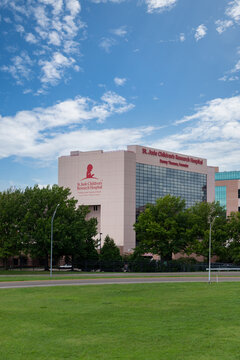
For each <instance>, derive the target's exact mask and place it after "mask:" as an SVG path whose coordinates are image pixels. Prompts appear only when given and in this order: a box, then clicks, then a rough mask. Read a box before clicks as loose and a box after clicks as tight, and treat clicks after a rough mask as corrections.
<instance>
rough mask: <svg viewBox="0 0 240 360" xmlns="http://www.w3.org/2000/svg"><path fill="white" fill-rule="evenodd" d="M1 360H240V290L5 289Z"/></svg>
mask: <svg viewBox="0 0 240 360" xmlns="http://www.w3.org/2000/svg"><path fill="white" fill-rule="evenodd" d="M0 324H1V326H0V359H1V360H23V359H24V360H32V359H33V360H43V359H44V360H46V359H48V360H62V359H69V360H78V359H79V360H90V359H91V360H105V359H109V360H112V359H124V360H128V359H131V360H152V359H154V360H159V359H163V360H169V359H171V360H192V359H196V360H203V359H204V360H206V359H209V360H210V359H211V360H215V359H217V360H219V359H221V360H238V359H240V347H239V333H240V285H239V284H238V283H218V284H214V283H213V284H211V285H209V284H206V283H187V284H182V283H181V284H131V285H104V286H68V287H52V288H41V289H39V288H29V289H8V290H0Z"/></svg>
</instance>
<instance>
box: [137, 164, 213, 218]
mask: <svg viewBox="0 0 240 360" xmlns="http://www.w3.org/2000/svg"><path fill="white" fill-rule="evenodd" d="M168 194H171V195H174V196H179V197H181V198H182V199H184V200H185V201H186V207H190V206H192V205H194V204H195V203H196V202H201V201H207V175H206V174H199V173H196V172H190V171H183V170H175V169H169V168H165V167H160V166H153V165H146V164H141V163H137V164H136V215H137V216H138V214H139V213H140V212H141V211H142V210H143V209H144V206H145V205H146V204H147V203H155V201H156V199H158V198H160V197H163V196H165V195H168Z"/></svg>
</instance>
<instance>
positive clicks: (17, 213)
mask: <svg viewBox="0 0 240 360" xmlns="http://www.w3.org/2000/svg"><path fill="white" fill-rule="evenodd" d="M22 202H23V192H22V191H21V190H15V189H9V190H7V191H3V192H2V193H0V258H2V259H4V262H5V266H6V267H7V259H8V258H9V257H10V256H15V255H20V253H21V251H22V249H23V244H22V233H21V220H22V218H23V208H22Z"/></svg>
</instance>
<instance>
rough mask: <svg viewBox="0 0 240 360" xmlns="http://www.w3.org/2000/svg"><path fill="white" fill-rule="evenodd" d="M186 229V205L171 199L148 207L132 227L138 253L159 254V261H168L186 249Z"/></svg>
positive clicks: (169, 196)
mask: <svg viewBox="0 0 240 360" xmlns="http://www.w3.org/2000/svg"><path fill="white" fill-rule="evenodd" d="M187 228H188V212H187V211H185V201H184V200H181V199H180V197H175V196H171V195H166V196H164V197H163V198H160V199H157V200H156V203H155V204H147V205H146V208H145V210H144V211H143V212H142V213H141V214H140V215H139V217H138V219H137V222H136V223H135V224H134V229H135V231H136V235H137V240H138V241H139V247H140V249H141V251H142V252H151V253H153V254H158V255H160V256H161V259H162V260H171V259H172V254H173V253H174V254H175V253H178V252H180V251H184V250H185V249H186V247H187V245H188V244H187V241H186V239H187V237H186V230H187Z"/></svg>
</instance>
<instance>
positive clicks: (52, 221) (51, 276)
mask: <svg viewBox="0 0 240 360" xmlns="http://www.w3.org/2000/svg"><path fill="white" fill-rule="evenodd" d="M59 205H60V204H57V206H56V209H55V210H54V213H53V216H52V220H51V255H50V277H52V258H53V256H52V255H53V220H54V217H55V215H56V212H57V209H58V207H59Z"/></svg>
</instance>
